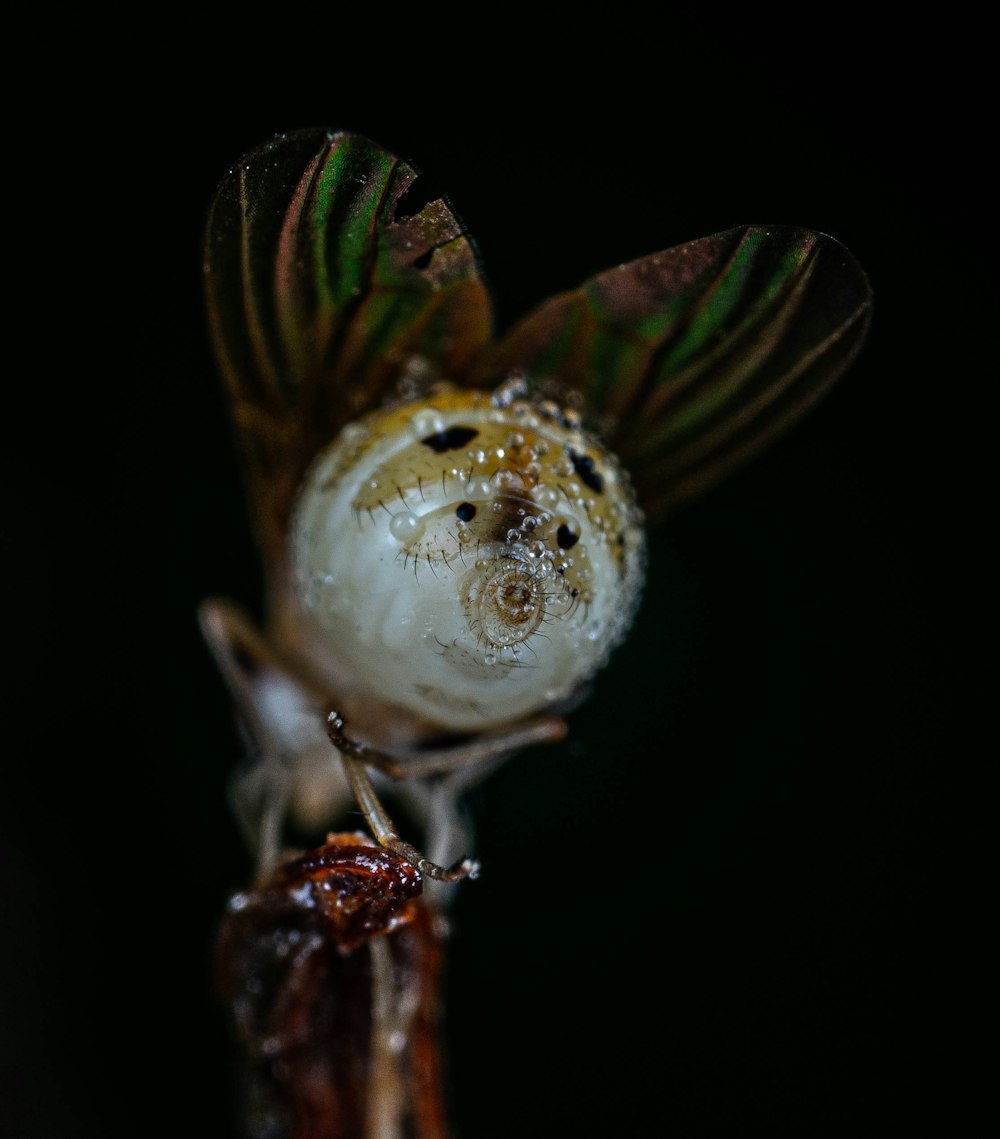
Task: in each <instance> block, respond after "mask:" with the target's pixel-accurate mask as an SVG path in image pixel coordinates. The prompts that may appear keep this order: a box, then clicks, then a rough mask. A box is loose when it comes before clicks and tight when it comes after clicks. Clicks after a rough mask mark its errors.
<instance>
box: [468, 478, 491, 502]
mask: <svg viewBox="0 0 1000 1139" xmlns="http://www.w3.org/2000/svg"><path fill="white" fill-rule="evenodd" d="M492 495H493V484H492V483H491V482H490V480H489V479H488V478H486V477H485V476H484V475H477V476H476V477H475V478H472V479H469V481H468V482H467V483H466V484H465V497H466V498H467V499H468V501H469V502H483V501H485V500H486V499H488V498H490V497H492Z"/></svg>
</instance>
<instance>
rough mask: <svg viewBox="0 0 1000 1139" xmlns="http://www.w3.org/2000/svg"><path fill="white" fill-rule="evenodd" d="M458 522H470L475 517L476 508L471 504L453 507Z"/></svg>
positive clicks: (466, 503) (461, 503) (464, 503)
mask: <svg viewBox="0 0 1000 1139" xmlns="http://www.w3.org/2000/svg"><path fill="white" fill-rule="evenodd" d="M455 513H456V514H457V515H458V520H459V522H471V521H472V520H473V518H475V517H476V508H475V507H474V506H473V505H472V503H471V502H460V503H459V504H458V506H456V507H455Z"/></svg>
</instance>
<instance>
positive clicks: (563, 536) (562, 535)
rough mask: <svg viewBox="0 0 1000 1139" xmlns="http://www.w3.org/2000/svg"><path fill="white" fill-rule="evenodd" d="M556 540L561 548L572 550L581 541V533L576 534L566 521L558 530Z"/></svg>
mask: <svg viewBox="0 0 1000 1139" xmlns="http://www.w3.org/2000/svg"><path fill="white" fill-rule="evenodd" d="M556 541H557V542H558V543H559V549H560V550H571V549H572V548H573V547H574V546H575V545H576V544H577V542H579V541H580V535H579V534H574V533H573V531H572V530H571V529H570V528H569V527H568V526H567V525H566V523H565V522H564V523H563V524H562V525H561V526H560V527H559V529H558V530H557V531H556Z"/></svg>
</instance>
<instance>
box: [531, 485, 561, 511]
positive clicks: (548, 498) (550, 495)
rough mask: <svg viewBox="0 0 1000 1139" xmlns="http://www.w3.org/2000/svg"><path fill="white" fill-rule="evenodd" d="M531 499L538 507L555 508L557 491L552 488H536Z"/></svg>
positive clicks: (557, 497) (557, 496)
mask: <svg viewBox="0 0 1000 1139" xmlns="http://www.w3.org/2000/svg"><path fill="white" fill-rule="evenodd" d="M532 497H533V498H534V500H535V502H537V503H538V505H539V506H555V504H556V503H557V502H558V501H559V491H557V490H556V488H555V487H553V486H536V487H535V489H534V490H533V491H532Z"/></svg>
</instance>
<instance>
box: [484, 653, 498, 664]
mask: <svg viewBox="0 0 1000 1139" xmlns="http://www.w3.org/2000/svg"><path fill="white" fill-rule="evenodd" d="M483 663H484V664H496V663H497V655H496V653H487V654H486V656H484V657H483Z"/></svg>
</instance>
